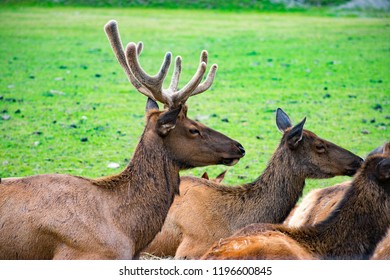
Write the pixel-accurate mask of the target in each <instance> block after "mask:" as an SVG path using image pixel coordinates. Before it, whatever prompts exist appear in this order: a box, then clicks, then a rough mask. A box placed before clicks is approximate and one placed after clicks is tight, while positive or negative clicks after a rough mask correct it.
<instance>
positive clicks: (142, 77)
mask: <svg viewBox="0 0 390 280" xmlns="http://www.w3.org/2000/svg"><path fill="white" fill-rule="evenodd" d="M171 57H172V54H171V53H170V52H167V53H166V54H165V58H164V61H163V63H162V65H161V68H160V71H159V72H158V73H157V74H156V75H155V76H153V77H152V76H149V75H148V74H147V73H146V72H145V71H144V70H143V69H142V67H141V65H140V64H139V61H138V56H137V47H136V45H135V44H134V43H133V42H131V43H129V44H128V45H127V47H126V59H127V65H128V66H129V68H130V70H131V72H132V73H133V75H134V76H135V77H136V79H137V80H138V81H140V82H141V83H142V84H143V85H144V86H145V87H146V88H147V89H148V90H149V91H150V92H151V94H152V96H153V97H151V98H152V99H154V100H157V101H160V102H162V103H164V104H166V103H167V100H166V98H165V95H164V94H163V90H162V84H163V82H164V79H165V77H166V75H167V73H168V69H169V66H170V64H171Z"/></svg>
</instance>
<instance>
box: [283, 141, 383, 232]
mask: <svg viewBox="0 0 390 280" xmlns="http://www.w3.org/2000/svg"><path fill="white" fill-rule="evenodd" d="M386 146H387V147H386ZM383 149H390V142H389V143H385V144H384V145H382V146H380V147H378V148H376V149H375V150H373V151H372V152H370V153H369V154H368V156H370V155H374V154H377V153H379V154H381V153H383ZM350 185H351V181H346V182H343V183H340V184H337V185H334V186H331V187H327V188H323V189H315V190H312V191H310V192H309V193H308V194H307V195H306V196H305V197H304V198H303V200H302V202H301V204H300V205H299V206H297V207H296V208H294V210H293V211H291V213H290V214H289V215H288V217H287V218H286V220H285V221H284V222H283V223H284V224H285V225H287V226H289V227H300V226H304V225H314V224H316V223H319V222H321V221H323V220H325V219H326V218H327V217H328V216H329V214H330V213H332V211H333V210H334V209H335V208H336V207H337V204H338V203H339V202H340V201H341V198H342V197H343V196H344V194H345V192H346V191H347V190H348V188H349V186H350Z"/></svg>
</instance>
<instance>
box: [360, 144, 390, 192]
mask: <svg viewBox="0 0 390 280" xmlns="http://www.w3.org/2000/svg"><path fill="white" fill-rule="evenodd" d="M360 172H361V173H367V174H369V175H370V176H369V179H371V180H374V181H376V182H377V184H378V185H379V186H382V187H383V188H384V190H385V192H386V193H387V194H389V195H390V142H388V143H386V144H384V145H383V146H382V152H381V153H376V154H372V155H370V156H368V157H367V159H366V160H365V163H364V165H363V166H362V168H361V171H360Z"/></svg>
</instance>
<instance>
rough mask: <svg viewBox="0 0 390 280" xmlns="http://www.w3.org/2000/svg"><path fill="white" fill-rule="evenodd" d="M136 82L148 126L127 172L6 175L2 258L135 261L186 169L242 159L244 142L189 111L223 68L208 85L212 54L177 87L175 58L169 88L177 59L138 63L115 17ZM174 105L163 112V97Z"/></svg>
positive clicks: (0, 210)
mask: <svg viewBox="0 0 390 280" xmlns="http://www.w3.org/2000/svg"><path fill="white" fill-rule="evenodd" d="M105 30H106V33H107V35H108V37H109V39H110V42H111V44H112V48H113V50H114V52H115V54H116V56H117V59H118V61H119V63H120V64H121V65H122V67H123V69H124V70H125V72H126V74H127V76H128V78H129V80H130V82H131V83H132V84H133V85H134V86H135V87H136V88H137V90H138V91H140V92H141V93H143V94H145V95H147V96H148V102H147V107H146V108H147V112H146V126H145V129H144V132H143V134H142V136H141V139H140V141H139V143H138V145H137V147H136V149H135V152H134V155H133V158H132V160H131V161H130V163H129V165H128V166H127V167H126V169H125V170H123V172H121V173H120V174H117V175H113V176H108V177H104V178H98V179H89V178H83V177H78V176H71V175H61V174H46V175H36V176H31V177H25V178H19V179H10V180H5V182H3V183H2V184H1V185H0V259H132V258H134V257H137V255H138V254H139V252H140V251H141V250H142V249H143V248H144V247H146V246H147V245H148V243H149V242H150V241H151V240H152V239H153V238H154V236H155V235H156V234H157V233H158V232H159V231H160V229H161V227H162V225H163V223H164V220H165V217H166V215H167V213H168V209H169V207H170V205H171V203H172V202H173V198H174V195H175V194H177V193H178V192H179V181H180V178H179V170H181V169H185V168H191V167H196V166H206V165H211V164H227V165H232V164H234V163H236V162H237V161H238V160H239V159H240V158H241V157H242V156H244V150H243V148H242V146H241V145H240V144H239V143H238V142H236V141H234V140H232V139H230V138H228V137H226V136H224V135H223V134H221V133H219V132H216V131H214V130H212V129H210V128H208V127H206V126H204V125H202V124H200V123H198V122H195V121H193V120H191V119H189V118H187V115H186V112H187V110H186V106H185V102H186V100H187V99H188V98H189V97H190V96H191V95H194V94H197V93H201V92H203V91H205V90H207V89H208V88H209V87H210V86H211V83H212V81H213V78H214V75H215V71H216V65H214V66H213V67H212V68H211V71H210V73H209V75H208V77H207V79H206V80H205V82H203V83H201V84H200V82H201V80H202V77H203V75H204V72H205V69H206V62H207V53H206V52H205V51H204V52H202V56H201V62H200V66H199V69H198V71H197V72H196V74H195V76H194V77H193V78H192V79H191V81H190V82H189V83H188V84H187V85H186V86H185V87H184V88H183V89H181V90H177V83H178V78H179V75H180V70H181V64H180V62H181V59H180V58H177V59H176V67H175V71H174V76H173V79H172V82H171V85H170V88H169V89H168V90H165V89H162V83H163V81H164V78H165V76H166V73H167V71H168V68H169V64H170V57H171V54H170V53H168V54H167V55H166V56H165V60H164V62H163V66H162V67H161V69H160V72H159V73H158V74H157V75H156V76H153V77H150V76H148V75H147V74H146V73H145V72H144V71H143V70H142V68H141V67H140V66H139V62H138V56H139V54H140V52H141V47H142V44H140V43H139V44H138V46H136V45H135V44H134V43H130V44H129V45H128V46H127V49H126V54H125V53H124V50H123V48H122V43H121V40H120V38H119V34H118V30H117V25H116V22H115V21H110V22H109V23H108V24H107V25H106V26H105ZM154 100H157V101H160V102H162V103H164V104H165V106H166V107H167V108H166V110H164V111H159V109H158V106H157V103H156V101H154Z"/></svg>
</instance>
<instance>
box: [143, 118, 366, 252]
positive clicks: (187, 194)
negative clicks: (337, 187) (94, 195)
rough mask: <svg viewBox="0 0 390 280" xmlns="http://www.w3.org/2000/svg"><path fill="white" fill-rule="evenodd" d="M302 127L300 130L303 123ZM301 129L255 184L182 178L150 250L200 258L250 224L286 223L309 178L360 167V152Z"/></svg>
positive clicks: (286, 140)
mask: <svg viewBox="0 0 390 280" xmlns="http://www.w3.org/2000/svg"><path fill="white" fill-rule="evenodd" d="M299 125H300V126H301V129H302V128H303V124H302V123H301V124H299ZM297 127H298V125H297V126H296V127H294V128H291V127H288V128H286V129H285V132H284V135H283V138H282V140H281V142H280V144H279V147H278V148H277V149H276V151H275V152H274V154H273V156H272V158H271V160H270V161H269V163H268V166H267V168H266V169H265V170H264V172H263V174H262V175H261V176H260V177H259V178H258V179H257V180H255V181H254V182H252V183H248V184H244V185H242V186H237V187H228V186H223V185H220V184H216V183H213V182H210V181H208V180H205V179H200V178H194V177H182V178H181V184H180V193H181V195H180V196H178V197H176V198H175V201H174V204H173V205H172V207H171V209H170V211H169V213H168V217H167V220H166V222H165V223H164V226H163V228H162V231H161V233H159V234H158V235H157V236H156V238H155V240H153V242H152V243H151V244H150V246H149V247H148V248H147V249H146V252H147V253H150V254H157V255H160V256H167V255H172V254H173V253H174V252H176V253H175V258H199V257H201V256H202V255H203V254H204V253H205V252H206V250H207V249H208V248H210V246H211V245H212V244H213V243H214V242H215V241H217V240H219V239H220V238H223V237H227V236H230V235H232V234H233V233H234V232H235V231H237V230H238V229H240V228H242V227H244V226H246V225H248V224H251V223H258V222H267V223H281V222H283V220H284V219H285V218H286V216H287V215H288V213H289V212H290V210H291V209H292V208H293V206H294V205H295V203H296V201H297V200H298V198H299V197H300V195H301V193H302V189H303V187H304V184H305V178H328V177H332V176H336V175H343V174H346V173H347V172H348V173H349V172H351V170H352V171H356V170H357V168H358V167H359V166H360V164H361V161H362V160H361V159H360V158H359V157H358V156H356V155H354V154H352V153H350V152H349V151H346V150H344V149H342V148H340V147H338V146H336V145H335V144H332V143H330V142H328V141H326V140H323V139H321V138H319V137H317V136H316V135H315V134H314V133H312V132H310V131H307V130H302V131H301V133H302V139H301V140H299V137H298V138H297V139H293V138H291V134H292V133H295V132H294V131H293V130H296V128H297ZM292 145H296V146H295V147H292ZM316 147H320V148H321V150H320V151H318V150H317V148H316ZM323 147H326V148H324V149H325V150H322V148H323Z"/></svg>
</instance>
